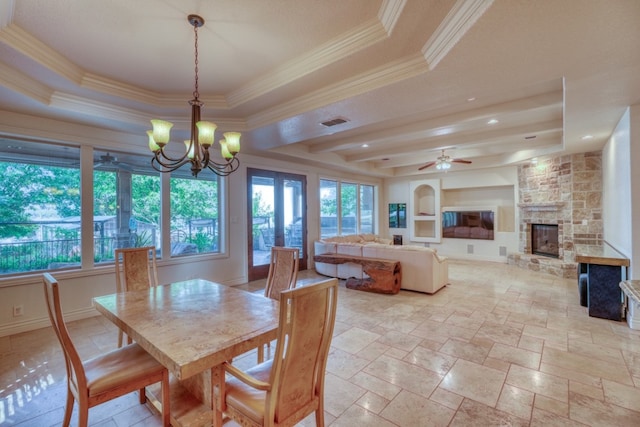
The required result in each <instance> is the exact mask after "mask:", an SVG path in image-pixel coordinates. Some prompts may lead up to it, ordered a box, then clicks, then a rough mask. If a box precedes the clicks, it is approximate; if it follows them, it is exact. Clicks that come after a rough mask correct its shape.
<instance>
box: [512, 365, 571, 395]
mask: <svg viewBox="0 0 640 427" xmlns="http://www.w3.org/2000/svg"><path fill="white" fill-rule="evenodd" d="M506 382H507V384H510V385H512V386H515V387H519V388H521V389H524V390H529V391H531V392H533V393H537V394H541V395H543V396H547V397H550V398H552V399H556V400H559V401H561V402H566V401H567V399H568V398H569V381H567V380H566V379H564V378H560V377H556V376H554V375H549V374H545V373H542V372H539V371H537V370H535V369H528V368H523V367H521V366H518V365H511V369H509V374H508V375H507V380H506Z"/></svg>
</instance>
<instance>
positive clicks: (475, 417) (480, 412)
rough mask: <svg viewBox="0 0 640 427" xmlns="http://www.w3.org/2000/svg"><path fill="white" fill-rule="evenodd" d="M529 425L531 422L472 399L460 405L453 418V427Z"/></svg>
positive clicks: (515, 426)
mask: <svg viewBox="0 0 640 427" xmlns="http://www.w3.org/2000/svg"><path fill="white" fill-rule="evenodd" d="M528 425H529V420H524V419H521V418H518V417H516V416H513V415H511V414H508V413H506V412H504V411H500V410H499V409H494V408H492V407H490V406H486V405H483V404H482V403H479V402H475V401H473V400H470V399H465V400H464V402H462V405H460V409H458V411H457V412H456V415H455V416H454V417H453V420H452V421H451V424H449V426H451V427H462V426H511V427H526V426H528Z"/></svg>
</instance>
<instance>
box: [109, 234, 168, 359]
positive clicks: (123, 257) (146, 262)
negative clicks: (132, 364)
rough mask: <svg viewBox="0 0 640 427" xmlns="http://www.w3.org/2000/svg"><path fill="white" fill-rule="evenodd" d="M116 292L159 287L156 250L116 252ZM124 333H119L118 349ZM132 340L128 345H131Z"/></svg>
mask: <svg viewBox="0 0 640 427" xmlns="http://www.w3.org/2000/svg"><path fill="white" fill-rule="evenodd" d="M114 255H115V266H116V292H118V293H119V292H126V291H137V290H143V289H149V288H150V287H152V286H158V265H157V262H156V248H155V247H153V246H144V247H141V248H124V249H116V250H115V253H114ZM123 336H124V333H123V332H122V330H119V331H118V347H122V342H123ZM131 342H132V340H131V338H130V337H129V338H127V343H128V344H131Z"/></svg>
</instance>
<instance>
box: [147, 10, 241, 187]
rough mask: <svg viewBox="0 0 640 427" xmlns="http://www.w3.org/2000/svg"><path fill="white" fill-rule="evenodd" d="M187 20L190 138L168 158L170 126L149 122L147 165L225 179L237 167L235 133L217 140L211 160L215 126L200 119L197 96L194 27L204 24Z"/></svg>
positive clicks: (237, 136)
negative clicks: (191, 52) (191, 49)
mask: <svg viewBox="0 0 640 427" xmlns="http://www.w3.org/2000/svg"><path fill="white" fill-rule="evenodd" d="M187 20H188V21H189V23H190V24H191V25H192V26H193V31H194V35H195V44H194V46H195V89H194V91H193V99H192V100H190V101H189V105H191V137H190V139H187V140H185V141H184V145H185V152H184V154H183V155H182V156H180V157H176V158H174V157H171V156H170V155H169V153H168V152H167V151H166V148H167V144H169V141H170V139H171V128H172V127H173V123H171V122H168V121H166V120H158V119H153V120H151V125H152V126H153V130H148V131H147V135H148V137H149V149H150V150H151V152H153V157H152V158H151V166H153V168H154V169H155V170H157V171H159V172H172V171H175V170H176V169H178V168H180V167H182V166H184V165H187V164H189V165H191V174H192V175H193V176H195V177H197V176H198V173H200V171H202V170H203V169H209V170H211V171H212V172H214V173H215V174H217V175H219V176H227V175H229V174H231V173H233V172H235V171H236V170H237V169H238V167H239V166H240V160H238V157H237V155H238V153H239V152H240V136H241V134H240V133H239V132H225V133H224V137H225V139H221V140H220V141H219V142H218V143H219V144H220V157H221V161H219V162H216V161H214V160H213V158H212V154H211V149H212V147H213V145H214V143H215V131H216V129H217V126H216V125H215V123H211V122H207V121H203V120H200V109H201V107H202V105H203V103H202V102H201V101H200V99H199V97H200V94H199V93H198V28H199V27H202V26H203V25H204V19H203V18H202V17H200V16H198V15H189V16H188V18H187Z"/></svg>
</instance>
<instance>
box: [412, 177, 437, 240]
mask: <svg viewBox="0 0 640 427" xmlns="http://www.w3.org/2000/svg"><path fill="white" fill-rule="evenodd" d="M409 185H410V192H409V194H410V197H411V200H410V208H409V233H410V239H411V241H414V242H432V243H439V242H440V240H441V232H442V227H441V225H440V222H441V216H440V180H438V179H427V180H421V181H411V182H410V183H409Z"/></svg>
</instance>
